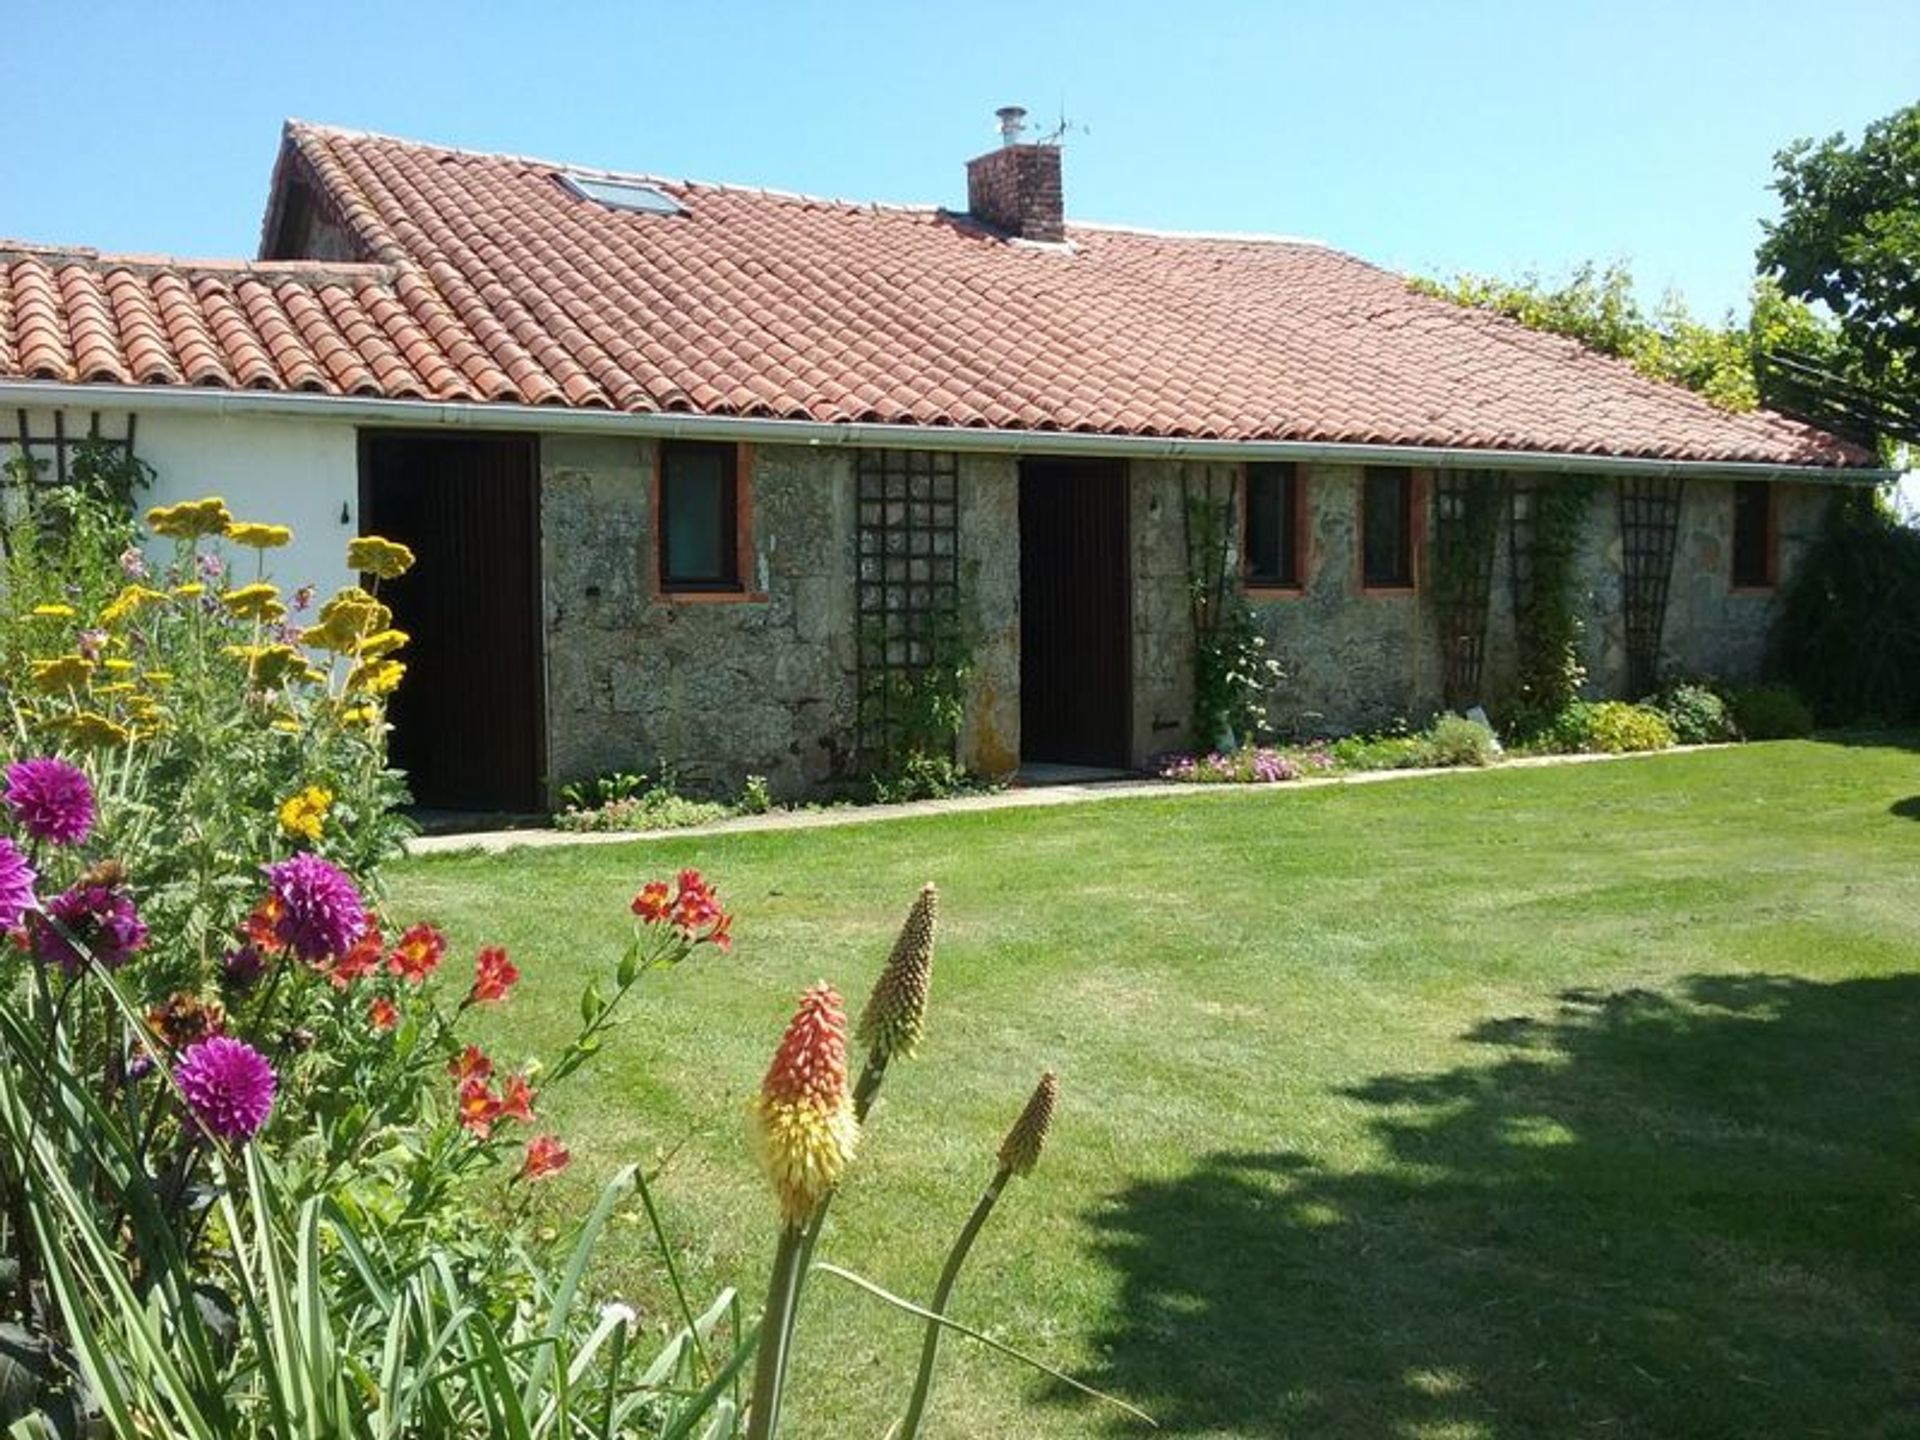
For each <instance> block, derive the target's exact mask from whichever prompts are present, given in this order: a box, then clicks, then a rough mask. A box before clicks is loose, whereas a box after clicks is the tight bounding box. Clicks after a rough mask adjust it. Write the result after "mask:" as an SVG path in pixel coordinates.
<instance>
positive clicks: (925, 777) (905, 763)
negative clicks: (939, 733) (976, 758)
mask: <svg viewBox="0 0 1920 1440" xmlns="http://www.w3.org/2000/svg"><path fill="white" fill-rule="evenodd" d="M868 779H869V784H870V785H871V787H872V793H873V799H874V802H875V803H876V804H879V805H901V804H905V803H906V802H907V801H909V800H945V799H946V798H947V797H948V796H951V795H959V794H962V793H963V792H965V791H967V790H969V789H971V788H972V787H973V785H974V783H975V782H974V779H973V777H972V776H971V775H969V774H968V773H967V770H966V767H965V766H964V765H961V764H960V763H959V762H958V761H957V760H954V759H953V758H952V757H951V756H947V755H939V754H935V753H933V752H931V751H926V750H910V751H908V752H906V753H905V754H903V755H901V756H900V757H899V758H898V759H897V760H896V761H895V762H894V764H892V765H891V766H888V767H887V768H886V769H884V770H876V771H874V773H873V774H872V775H871V776H870V777H868Z"/></svg>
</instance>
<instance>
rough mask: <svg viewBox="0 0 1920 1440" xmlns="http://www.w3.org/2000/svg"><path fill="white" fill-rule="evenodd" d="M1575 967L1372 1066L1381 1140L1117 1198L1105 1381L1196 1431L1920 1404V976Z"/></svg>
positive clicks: (1197, 1172)
mask: <svg viewBox="0 0 1920 1440" xmlns="http://www.w3.org/2000/svg"><path fill="white" fill-rule="evenodd" d="M1560 1000H1561V1005H1560V1008H1559V1010H1558V1011H1557V1013H1555V1014H1553V1015H1552V1016H1550V1017H1548V1018H1544V1019H1531V1018H1524V1017H1522V1018H1510V1019H1501V1020H1492V1021H1489V1022H1487V1023H1486V1024H1484V1025H1482V1026H1480V1027H1479V1028H1478V1029H1477V1030H1476V1031H1475V1032H1474V1033H1473V1034H1472V1035H1471V1037H1470V1038H1471V1039H1473V1040H1474V1041H1475V1042H1477V1043H1480V1044H1484V1045H1486V1046H1487V1047H1488V1050H1489V1053H1488V1055H1487V1057H1486V1058H1485V1059H1484V1060H1482V1061H1479V1062H1477V1063H1474V1064H1470V1065H1463V1066H1461V1067H1460V1068H1458V1069H1455V1070H1451V1071H1446V1072H1441V1073H1437V1074H1427V1075H1409V1076H1386V1077H1382V1078H1379V1079H1376V1080H1374V1081H1371V1082H1369V1083H1367V1084H1365V1085H1362V1086H1359V1087H1357V1088H1356V1089H1354V1090H1352V1091H1351V1092H1349V1097H1350V1098H1351V1099H1352V1100H1353V1101H1354V1103H1356V1104H1357V1105H1360V1106H1362V1107H1364V1109H1365V1111H1366V1113H1367V1117H1368V1118H1367V1121H1366V1124H1367V1125H1368V1127H1369V1128H1370V1129H1371V1130H1372V1132H1373V1133H1374V1134H1375V1136H1377V1138H1378V1140H1379V1141H1380V1145H1381V1149H1382V1151H1383V1156H1384V1158H1383V1159H1381V1160H1380V1161H1378V1162H1376V1163H1375V1164H1373V1165H1371V1166H1369V1167H1368V1168H1364V1169H1359V1170H1340V1169H1333V1168H1328V1167H1326V1166H1324V1165H1321V1164H1318V1163H1315V1162H1313V1161H1310V1160H1308V1159H1306V1158H1304V1157H1302V1156H1300V1155H1297V1154H1289V1153H1286V1152H1283V1151H1276V1152H1274V1153H1268V1154H1226V1153H1222V1154H1213V1155H1209V1156H1207V1157H1205V1158H1204V1159H1203V1160H1202V1161H1201V1162H1200V1163H1199V1165H1198V1166H1197V1167H1196V1168H1195V1169H1194V1170H1193V1171H1192V1172H1191V1173H1189V1174H1187V1175H1184V1176H1182V1177H1180V1178H1178V1179H1175V1180H1171V1181H1150V1182H1141V1183H1138V1184H1136V1185H1134V1186H1132V1187H1131V1188H1129V1189H1127V1190H1125V1191H1123V1192H1121V1193H1120V1194H1118V1195H1116V1196H1113V1197H1111V1199H1110V1200H1109V1202H1108V1203H1107V1204H1106V1205H1105V1206H1104V1207H1103V1208H1102V1209H1101V1210H1099V1211H1098V1212H1096V1214H1095V1215H1094V1217H1093V1223H1094V1225H1095V1228H1096V1230H1097V1232H1098V1235H1099V1240H1098V1244H1099V1246H1100V1249H1101V1250H1102V1252H1103V1253H1104V1255H1105V1257H1106V1258H1107V1260H1108V1261H1109V1263H1111V1264H1112V1265H1114V1266H1115V1267H1116V1268H1117V1269H1118V1271H1119V1272H1120V1276H1121V1282H1122V1292H1121V1297H1120V1300H1119V1303H1118V1305H1117V1307H1116V1310H1115V1313H1114V1314H1113V1316H1112V1317H1111V1320H1110V1322H1109V1324H1108V1326H1107V1327H1106V1328H1105V1329H1104V1330H1103V1332H1102V1333H1101V1334H1100V1335H1099V1336H1098V1337H1097V1338H1098V1341H1099V1343H1100V1345H1101V1347H1102V1354H1103V1355H1104V1356H1105V1363H1104V1365H1103V1367H1102V1370H1101V1373H1100V1374H1099V1375H1097V1376H1096V1377H1095V1383H1096V1384H1099V1385H1101V1386H1103V1387H1104V1388H1110V1389H1113V1390H1115V1391H1116V1392H1117V1393H1120V1394H1122V1395H1125V1396H1127V1397H1129V1398H1130V1399H1133V1400H1135V1401H1137V1402H1139V1403H1141V1404H1143V1405H1144V1406H1145V1407H1146V1408H1147V1409H1149V1410H1150V1411H1153V1412H1154V1413H1155V1415H1156V1417H1157V1418H1158V1419H1159V1420H1160V1422H1161V1425H1162V1427H1163V1429H1164V1431H1165V1432H1166V1433H1169V1434H1172V1435H1176V1436H1203V1435H1204V1436H1209V1437H1216V1436H1217V1437H1224V1436H1246V1437H1265V1436H1281V1435H1289V1436H1292V1435H1298V1436H1316V1437H1318V1436H1353V1437H1359V1436H1366V1437H1380V1436H1436V1437H1437V1436H1446V1437H1453V1440H1469V1437H1470V1440H1508V1437H1535V1436H1569V1435H1587V1434H1594V1435H1605V1436H1609V1437H1615V1436H1629V1435H1631V1436H1726V1437H1734V1436H1739V1437H1746V1436H1754V1435H1769V1436H1788V1435H1792V1436H1840V1435H1845V1436H1892V1435H1920V1219H1917V1217H1920V1142H1917V1140H1916V1137H1917V1136H1920V1121H1917V1120H1916V1116H1917V1115H1920V1109H1917V1108H1916V1102H1917V1101H1920V1095H1917V1094H1916V1080H1917V1079H1920V976H1899V977H1893V978H1886V979H1866V980H1855V981H1846V982H1840V983H1835V984H1814V983H1811V982H1807V981H1803V980H1798V979H1792V978H1784V977H1772V976H1752V977H1718V976H1716V977H1709V976H1701V977H1695V978H1693V979H1690V980H1687V981H1684V982H1681V983H1680V984H1679V985H1678V986H1677V987H1676V988H1675V989H1674V990H1673V991H1671V992H1669V993H1654V992H1651V991H1646V990H1628V991H1622V992H1617V993H1599V992H1593V991H1573V992H1568V993H1567V994H1565V995H1563V996H1561V997H1560Z"/></svg>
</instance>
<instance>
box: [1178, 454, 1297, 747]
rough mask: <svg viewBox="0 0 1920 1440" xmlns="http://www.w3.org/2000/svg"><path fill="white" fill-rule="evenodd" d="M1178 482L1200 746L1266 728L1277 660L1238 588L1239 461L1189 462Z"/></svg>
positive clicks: (1277, 675) (1195, 727)
mask: <svg viewBox="0 0 1920 1440" xmlns="http://www.w3.org/2000/svg"><path fill="white" fill-rule="evenodd" d="M1180 488H1181V502H1182V517H1183V519H1184V521H1185V524H1186V542H1187V544H1186V549H1187V603H1188V606H1189V609H1190V610H1191V613H1192V618H1193V719H1192V727H1193V743H1194V744H1195V745H1197V746H1202V747H1204V746H1208V745H1213V744H1216V743H1219V742H1223V741H1234V740H1244V739H1247V738H1250V737H1253V736H1257V735H1259V734H1261V733H1263V732H1264V731H1265V730H1266V728H1267V726H1268V717H1267V699H1268V697H1269V696H1270V695H1271V694H1272V692H1273V688H1274V686H1275V685H1277V684H1278V683H1279V681H1280V666H1279V664H1278V662H1277V661H1275V660H1274V659H1273V657H1272V656H1270V655H1269V654H1268V653H1267V642H1266V638H1265V637H1264V636H1263V635H1261V633H1260V630H1259V627H1258V626H1257V625H1256V624H1255V623H1254V618H1253V611H1252V609H1251V607H1249V606H1248V604H1247V602H1246V599H1245V597H1244V596H1242V595H1241V593H1240V586H1239V578H1240V567H1239V564H1238V538H1237V534H1236V529H1237V527H1236V524H1235V521H1236V518H1237V516H1238V514H1239V507H1240V471H1239V467H1238V466H1234V465H1189V466H1187V467H1186V468H1185V469H1184V470H1183V471H1182V473H1181V477H1180Z"/></svg>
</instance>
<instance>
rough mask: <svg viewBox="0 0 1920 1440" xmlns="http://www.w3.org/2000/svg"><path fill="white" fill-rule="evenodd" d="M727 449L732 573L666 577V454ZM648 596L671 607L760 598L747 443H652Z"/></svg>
mask: <svg viewBox="0 0 1920 1440" xmlns="http://www.w3.org/2000/svg"><path fill="white" fill-rule="evenodd" d="M695 447H697V448H700V449H709V448H711V449H715V450H728V451H731V452H732V453H731V455H730V456H729V459H730V461H731V463H732V468H733V476H732V478H733V493H732V497H731V499H732V511H733V514H732V519H733V577H732V578H731V579H730V580H724V581H719V582H688V581H671V580H669V579H668V578H667V511H666V504H665V501H666V489H667V456H668V454H669V452H671V451H673V450H675V449H680V448H695ZM652 548H653V594H654V598H655V599H657V600H664V601H667V602H669V603H671V604H676V605H701V604H707V605H712V604H740V603H742V602H747V601H764V600H765V599H766V598H767V597H766V593H765V592H764V591H760V590H755V589H754V588H752V580H753V576H754V569H755V560H756V552H755V550H754V546H753V446H751V445H748V444H735V445H729V444H727V443H726V442H725V441H706V440H659V441H655V442H654V446H653V547H652Z"/></svg>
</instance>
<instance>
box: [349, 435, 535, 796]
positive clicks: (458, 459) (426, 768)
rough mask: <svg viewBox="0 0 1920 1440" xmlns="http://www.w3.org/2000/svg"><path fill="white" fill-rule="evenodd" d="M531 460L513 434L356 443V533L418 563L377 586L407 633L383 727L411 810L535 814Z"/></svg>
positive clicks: (525, 444)
mask: <svg viewBox="0 0 1920 1440" xmlns="http://www.w3.org/2000/svg"><path fill="white" fill-rule="evenodd" d="M536 454H537V452H536V448H535V442H534V441H533V440H532V439H531V438H528V437H524V436H492V435H488V436H459V437H445V438H443V437H439V436H426V437H423V436H415V435H384V434H379V433H368V434H367V435H365V436H364V437H363V440H362V446H361V458H360V516H361V530H362V531H363V532H364V533H366V534H371V535H384V536H386V537H387V538H388V539H390V540H398V541H400V542H402V543H403V544H406V545H409V546H411V547H412V549H413V553H414V555H415V556H416V557H417V560H416V563H415V565H414V568H413V569H412V570H410V571H409V572H408V573H407V574H406V575H404V576H402V577H401V578H400V579H398V580H390V581H384V582H382V584H381V589H380V598H381V599H383V600H385V601H386V602H387V603H388V604H389V605H391V606H392V607H393V613H394V623H395V624H396V625H398V626H399V627H400V628H401V629H402V630H405V631H406V632H407V633H408V634H409V635H411V636H412V637H413V639H412V642H411V643H410V644H409V645H408V646H407V648H406V650H405V651H404V652H403V655H402V658H403V659H405V660H406V662H407V676H406V679H405V680H404V681H403V682H402V683H401V686H400V689H399V690H398V691H396V692H395V694H394V696H393V699H392V702H391V704H390V707H389V718H390V719H391V720H392V722H393V736H392V754H393V761H394V764H395V765H397V766H398V767H399V768H401V769H403V770H405V771H406V772H407V777H408V783H409V785H410V787H411V789H412V791H413V799H414V803H415V804H417V805H420V806H424V807H428V808H433V809H446V810H483V811H500V812H508V813H528V812H532V811H536V810H539V809H542V808H543V807H544V804H545V796H544V794H543V789H544V786H543V783H542V781H543V771H544V770H545V768H546V767H545V755H544V752H545V727H544V723H543V722H544V718H545V687H544V686H543V685H542V683H541V674H542V670H541V659H540V654H541V652H540V558H539V557H540V511H539V492H538V478H537V476H538V470H537V462H536Z"/></svg>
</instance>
